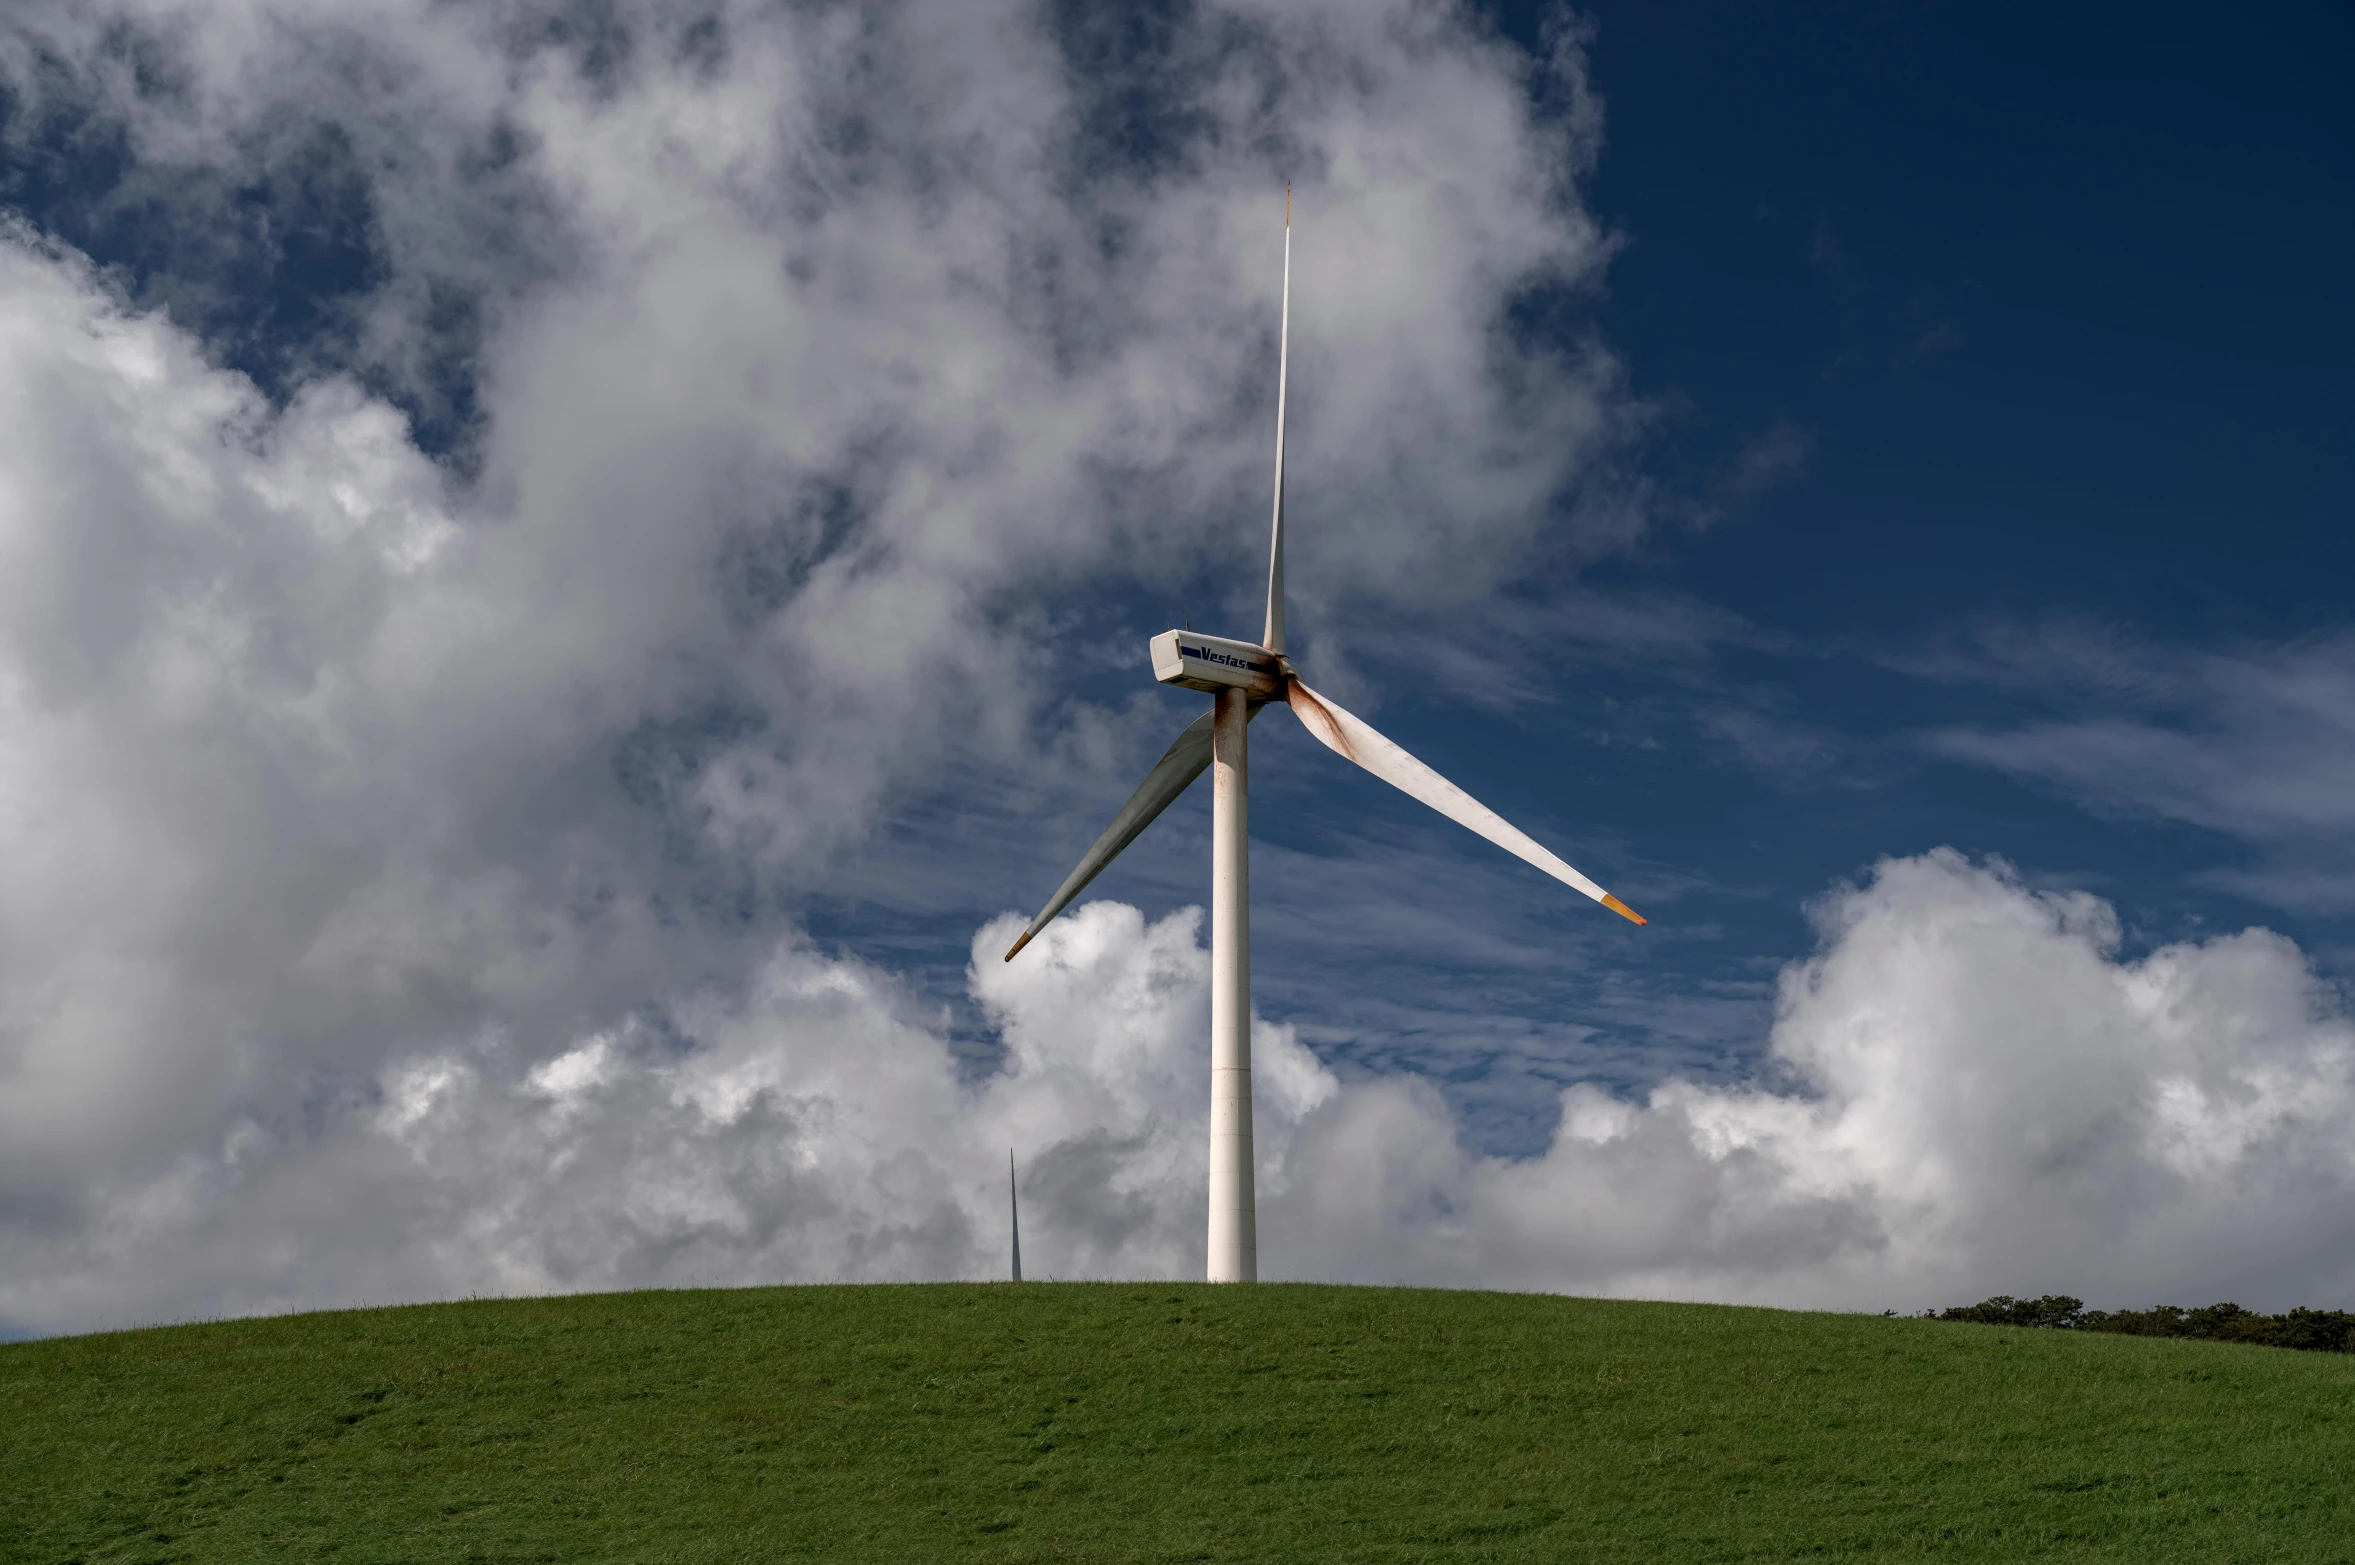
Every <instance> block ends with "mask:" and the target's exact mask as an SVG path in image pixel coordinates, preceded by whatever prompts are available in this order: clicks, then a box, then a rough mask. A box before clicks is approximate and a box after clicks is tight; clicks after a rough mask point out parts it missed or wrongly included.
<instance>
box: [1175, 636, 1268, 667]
mask: <svg viewBox="0 0 2355 1565" xmlns="http://www.w3.org/2000/svg"><path fill="white" fill-rule="evenodd" d="M1178 656H1179V657H1185V658H1200V659H1201V660H1202V661H1203V662H1205V663H1224V664H1226V665H1227V667H1229V668H1247V669H1250V670H1252V671H1253V672H1255V673H1261V674H1272V673H1274V672H1275V668H1276V665H1275V664H1273V663H1254V662H1252V661H1251V660H1250V659H1249V658H1239V657H1232V656H1229V655H1228V654H1227V653H1224V652H1213V651H1211V650H1210V648H1208V647H1189V646H1187V645H1186V644H1185V643H1184V642H1182V641H1181V642H1179V643H1178Z"/></svg>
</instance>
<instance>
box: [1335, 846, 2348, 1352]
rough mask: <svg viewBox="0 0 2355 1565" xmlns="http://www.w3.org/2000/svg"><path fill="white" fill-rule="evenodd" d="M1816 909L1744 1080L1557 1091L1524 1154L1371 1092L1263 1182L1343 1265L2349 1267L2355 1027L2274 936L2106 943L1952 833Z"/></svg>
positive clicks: (2106, 1292)
mask: <svg viewBox="0 0 2355 1565" xmlns="http://www.w3.org/2000/svg"><path fill="white" fill-rule="evenodd" d="M1817 922H1818V926H1819V930H1820V934H1821V938H1822V942H1823V943H1822V949H1821V950H1820V951H1819V952H1818V954H1817V955H1816V956H1815V957H1813V958H1812V959H1811V960H1809V961H1807V962H1804V963H1800V964H1795V965H1794V966H1793V967H1791V968H1790V969H1788V970H1786V972H1785V973H1784V975H1783V979H1782V984H1781V992H1780V996H1779V1000H1778V1004H1777V1015H1776V1021H1775V1026H1774V1031H1773V1035H1772V1040H1771V1047H1770V1051H1769V1058H1770V1061H1771V1063H1772V1065H1773V1066H1774V1067H1775V1075H1773V1076H1770V1077H1769V1078H1767V1079H1766V1080H1764V1081H1762V1082H1761V1083H1760V1084H1759V1085H1756V1086H1753V1087H1749V1088H1744V1089H1726V1088H1716V1087H1708V1086H1701V1085H1696V1084H1694V1083H1691V1082H1686V1081H1670V1082H1667V1083H1665V1084H1663V1085H1662V1086H1660V1087H1659V1088H1657V1089H1656V1090H1654V1091H1653V1092H1652V1093H1651V1094H1650V1095H1649V1096H1648V1098H1646V1099H1645V1100H1644V1101H1643V1102H1641V1103H1633V1102H1628V1101H1623V1100H1618V1099H1613V1098H1610V1097H1607V1096H1605V1095H1603V1094H1601V1093H1598V1092H1596V1091H1595V1090H1594V1089H1592V1088H1588V1087H1574V1088H1572V1089H1571V1090H1570V1091H1569V1092H1568V1093H1566V1094H1565V1095H1564V1097H1563V1114H1562V1121H1561V1126H1560V1129H1559V1131H1558V1133H1557V1135H1556V1137H1555V1140H1554V1143H1553V1145H1552V1146H1551V1147H1550V1148H1549V1149H1548V1150H1547V1151H1546V1153H1545V1154H1544V1155H1543V1156H1542V1157H1538V1158H1534V1159H1526V1160H1501V1159H1492V1158H1478V1157H1471V1156H1466V1155H1465V1154H1463V1153H1462V1152H1461V1151H1459V1150H1457V1149H1456V1148H1455V1147H1454V1146H1453V1145H1452V1143H1451V1139H1450V1137H1449V1136H1448V1134H1447V1129H1448V1126H1447V1120H1446V1115H1445V1112H1444V1110H1443V1108H1442V1107H1441V1106H1440V1105H1439V1103H1438V1100H1437V1098H1436V1095H1435V1094H1433V1093H1432V1092H1431V1091H1430V1090H1429V1089H1428V1088H1427V1087H1424V1086H1421V1085H1419V1084H1416V1083H1413V1082H1407V1081H1391V1082H1384V1083H1379V1084H1375V1085H1371V1086H1369V1087H1367V1088H1365V1089H1363V1090H1360V1091H1356V1092H1354V1093H1351V1094H1347V1095H1345V1096H1344V1097H1343V1098H1342V1099H1341V1100H1340V1101H1338V1102H1336V1103H1335V1104H1334V1105H1333V1106H1332V1107H1331V1108H1330V1109H1329V1110H1327V1111H1326V1112H1325V1113H1324V1114H1322V1115H1320V1116H1314V1117H1312V1118H1311V1119H1310V1121H1309V1122H1308V1123H1307V1124H1306V1126H1304V1128H1303V1130H1302V1133H1301V1137H1300V1142H1299V1146H1298V1150H1297V1152H1296V1153H1295V1158H1296V1160H1297V1162H1298V1163H1299V1165H1300V1167H1299V1170H1298V1171H1297V1172H1296V1174H1295V1177H1294V1182H1293V1184H1292V1186H1291V1191H1292V1199H1294V1200H1297V1201H1300V1202H1302V1203H1304V1205H1305V1206H1306V1207H1307V1208H1308V1209H1309V1210H1313V1211H1314V1212H1316V1213H1317V1214H1319V1218H1320V1219H1322V1218H1323V1217H1324V1215H1325V1214H1331V1216H1332V1221H1333V1222H1334V1223H1335V1224H1337V1225H1338V1226H1337V1227H1330V1226H1326V1225H1325V1224H1324V1223H1323V1222H1322V1221H1311V1220H1310V1218H1309V1215H1308V1211H1307V1210H1304V1211H1302V1212H1301V1214H1300V1216H1299V1218H1298V1219H1296V1221H1297V1222H1298V1223H1299V1225H1300V1227H1301V1229H1302V1230H1303V1231H1304V1232H1309V1233H1315V1234H1317V1235H1318V1236H1319V1240H1320V1242H1322V1243H1328V1244H1329V1245H1330V1248H1329V1249H1328V1250H1325V1251H1323V1252H1322V1253H1323V1254H1324V1255H1326V1256H1329V1257H1330V1259H1329V1260H1328V1261H1327V1262H1326V1264H1327V1265H1328V1266H1329V1267H1330V1268H1332V1269H1333V1270H1335V1271H1336V1272H1338V1273H1340V1274H1342V1275H1349V1276H1368V1277H1370V1276H1374V1275H1382V1276H1404V1277H1415V1278H1420V1279H1424V1280H1430V1281H1441V1280H1449V1281H1462V1280H1468V1279H1471V1278H1474V1277H1478V1278H1483V1279H1486V1280H1488V1281H1491V1282H1495V1283H1504V1284H1509V1285H1517V1286H1524V1287H1548V1288H1567V1289H1572V1290H1576V1291H1593V1292H1603V1293H1622V1294H1642V1295H1658V1296H1669V1297H1688V1298H1739V1299H1750V1300H1757V1301H1761V1302H1777V1303H1787V1304H1806V1305H1820V1306H1830V1307H1847V1308H1859V1307H1863V1308H1870V1307H1873V1306H1876V1305H1880V1306H1885V1307H1912V1306H1919V1305H1927V1304H1938V1303H1954V1302H1967V1300H1966V1299H1965V1298H1964V1295H1967V1294H1969V1293H1970V1290H1971V1289H1973V1288H1977V1289H1979V1290H1980V1291H1981V1292H1982V1293H1985V1292H1992V1291H1997V1290H2002V1291H2014V1292H2017V1291H2022V1290H2025V1291H2028V1292H2036V1291H2041V1290H2047V1289H2050V1290H2066V1291H2070V1292H2075V1293H2079V1294H2081V1295H2084V1296H2087V1297H2091V1298H2096V1299H2106V1300H2112V1301H2120V1302H2125V1301H2136V1300H2140V1301H2146V1302H2147V1301H2150V1300H2153V1299H2157V1298H2172V1299H2178V1300H2180V1299H2184V1298H2189V1297H2194V1296H2198V1297H2202V1298H2206V1297H2209V1296H2211V1295H2229V1296H2234V1297H2238V1298H2242V1299H2243V1300H2244V1301H2245V1302H2252V1303H2253V1302H2255V1301H2258V1300H2263V1301H2265V1302H2266V1303H2267V1304H2269V1305H2272V1306H2275V1307H2286V1306H2287V1305H2288V1304H2291V1303H2295V1302H2298V1301H2299V1300H2301V1299H2319V1298H2332V1297H2339V1296H2343V1294H2344V1292H2345V1290H2346V1289H2347V1287H2348V1286H2349V1285H2350V1283H2355V1220H2351V1219H2350V1217H2349V1215H2348V1214H2349V1212H2350V1211H2351V1210H2355V1207H2351V1206H2350V1203H2349V1197H2350V1195H2355V1151H2350V1148H2351V1147H2355V1135H2351V1134H2350V1133H2351V1132H2355V1025H2350V1022H2349V1019H2348V1017H2347V1014H2346V1011H2345V1008H2344V1006H2343V1004H2342V1003H2341V1001H2340V998H2339V997H2338V996H2337V995H2336V994H2335V993H2334V992H2331V991H2329V990H2327V989H2325V988H2324V987H2323V986H2321V985H2320V984H2319V983H2318V982H2317V980H2316V978H2315V975H2314V974H2313V972H2312V971H2311V970H2310V968H2309V967H2308V965H2307V963H2306V962H2305V960H2304V958H2303V956H2302V955H2301V953H2300V952H2299V951H2298V949H2297V947H2296V946H2295V945H2293V944H2292V943H2291V942H2290V941H2288V940H2286V939H2284V938H2282V937H2281V936H2279V935H2275V934H2272V933H2269V932H2267V931H2265V930H2260V929H2252V930H2248V931H2245V932H2243V933H2240V934H2237V935H2232V936H2227V937H2222V938H2218V939H2214V940H2210V941H2206V942H2204V943H2198V944H2184V945H2174V946H2168V947H2165V948H2163V949H2160V950H2157V951H2154V952H2152V953H2150V954H2149V955H2147V956H2143V957H2140V958H2136V959H2126V958H2124V957H2122V956H2121V954H2120V952H2119V930H2118V924H2117V920H2116V917H2115V914H2114V913H2113V911H2112V910H2111V909H2110V907H2109V906H2108V905H2107V904H2106V903H2103V902H2101V901H2100V900H2098V899H2096V898H2093V897H2090V896H2086V895H2083V894H2071V895H2061V894H2053V893H2044V892H2033V891H2029V890H2027V889H2026V888H2024V887H2023V886H2022V885H2021V884H2020V883H2019V882H2018V880H2017V879H2016V877H2014V876H2013V875H2012V874H2011V873H2010V872H2009V871H2007V870H2005V869H2004V868H2002V867H2001V866H1978V865H1973V864H1971V863H1969V862H1968V861H1966V860H1964V859H1963V858H1962V857H1961V856H1960V855H1957V854H1955V853H1953V852H1951V851H1947V850H1941V851H1939V852H1936V853H1932V854H1929V855H1926V856H1924V857H1921V858H1916V859H1905V860H1894V861H1890V862H1887V863H1884V864H1882V865H1881V866H1880V867H1879V869H1878V870H1877V872H1876V873H1875V874H1874V876H1873V878H1872V879H1871V881H1870V882H1869V883H1867V884H1865V885H1862V886H1859V887H1854V888H1850V889H1848V890H1845V891H1843V892H1840V893H1838V894H1836V895H1834V896H1832V897H1830V898H1829V899H1827V900H1826V901H1825V902H1824V903H1823V905H1822V906H1821V907H1819V908H1818V910H1817ZM1778 1078H1779V1079H1778ZM1311 1170H1313V1172H1311ZM1352 1192H1358V1194H1356V1195H1353V1194H1352ZM1365 1192H1375V1193H1376V1194H1374V1195H1373V1196H1372V1197H1371V1198H1368V1196H1367V1195H1366V1194H1365ZM1972 1296H1973V1297H1975V1296H1976V1295H1972Z"/></svg>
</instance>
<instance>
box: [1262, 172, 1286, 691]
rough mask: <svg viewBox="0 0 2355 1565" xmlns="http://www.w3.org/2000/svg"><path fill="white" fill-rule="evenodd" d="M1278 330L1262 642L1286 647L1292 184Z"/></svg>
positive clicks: (1277, 648) (1276, 648) (1274, 648)
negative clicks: (1271, 530) (1271, 519)
mask: <svg viewBox="0 0 2355 1565" xmlns="http://www.w3.org/2000/svg"><path fill="white" fill-rule="evenodd" d="M1278 320H1279V322H1280V324H1279V325H1278V327H1277V329H1276V525H1275V539H1274V541H1273V542H1272V543H1271V544H1270V545H1269V546H1268V555H1267V634H1266V635H1265V636H1263V637H1261V638H1260V643H1259V644H1260V645H1261V646H1263V647H1265V648H1267V649H1268V650H1269V651H1270V652H1281V651H1283V650H1284V392H1285V387H1286V383H1287V382H1288V381H1289V379H1290V377H1291V373H1292V187H1291V186H1290V185H1288V184H1287V185H1286V186H1285V187H1284V304H1283V313H1282V314H1281V315H1280V316H1279V317H1278Z"/></svg>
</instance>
